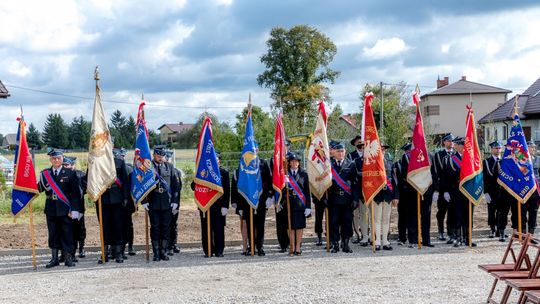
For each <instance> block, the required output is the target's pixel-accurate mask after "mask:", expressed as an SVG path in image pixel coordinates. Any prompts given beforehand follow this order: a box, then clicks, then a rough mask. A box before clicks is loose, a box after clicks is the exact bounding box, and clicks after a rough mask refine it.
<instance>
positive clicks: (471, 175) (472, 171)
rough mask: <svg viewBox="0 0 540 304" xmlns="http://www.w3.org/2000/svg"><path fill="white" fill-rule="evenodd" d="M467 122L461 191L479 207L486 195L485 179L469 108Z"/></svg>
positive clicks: (460, 183)
mask: <svg viewBox="0 0 540 304" xmlns="http://www.w3.org/2000/svg"><path fill="white" fill-rule="evenodd" d="M467 110H468V113H467V120H466V124H465V147H464V150H463V158H462V159H461V171H460V175H459V180H460V182H459V191H461V193H463V195H465V196H466V197H467V198H468V199H469V200H470V201H471V202H473V203H474V204H475V205H477V204H478V203H479V202H480V199H481V198H482V196H483V194H484V177H483V174H482V160H481V158H480V148H479V147H478V138H477V136H476V124H475V122H474V112H473V109H472V108H471V107H470V106H467Z"/></svg>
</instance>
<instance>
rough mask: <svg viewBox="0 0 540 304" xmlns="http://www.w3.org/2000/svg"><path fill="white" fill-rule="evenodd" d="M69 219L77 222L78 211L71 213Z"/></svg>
mask: <svg viewBox="0 0 540 304" xmlns="http://www.w3.org/2000/svg"><path fill="white" fill-rule="evenodd" d="M71 219H74V220H78V219H79V211H71Z"/></svg>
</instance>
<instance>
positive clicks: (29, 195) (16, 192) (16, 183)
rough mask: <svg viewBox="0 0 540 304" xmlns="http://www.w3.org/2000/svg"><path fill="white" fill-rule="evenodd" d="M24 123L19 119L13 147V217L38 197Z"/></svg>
mask: <svg viewBox="0 0 540 304" xmlns="http://www.w3.org/2000/svg"><path fill="white" fill-rule="evenodd" d="M25 128H26V123H25V122H24V119H23V117H22V116H21V118H20V119H19V129H18V131H17V144H16V146H15V159H14V161H13V167H14V169H15V173H14V174H13V176H14V180H13V192H12V193H11V213H12V214H13V215H14V216H17V215H19V213H20V212H21V211H22V210H24V207H26V206H27V205H28V204H29V203H30V202H31V201H32V200H34V198H36V196H37V195H38V193H39V192H38V187H37V179H36V172H35V169H34V162H33V161H32V156H31V155H30V151H29V149H28V143H27V141H26V131H25Z"/></svg>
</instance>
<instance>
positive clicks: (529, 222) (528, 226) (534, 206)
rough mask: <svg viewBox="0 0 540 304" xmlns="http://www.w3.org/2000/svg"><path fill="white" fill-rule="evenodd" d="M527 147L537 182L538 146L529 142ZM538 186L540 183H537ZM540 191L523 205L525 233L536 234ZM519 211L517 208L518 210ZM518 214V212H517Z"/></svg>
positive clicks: (539, 161)
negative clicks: (539, 193)
mask: <svg viewBox="0 0 540 304" xmlns="http://www.w3.org/2000/svg"><path fill="white" fill-rule="evenodd" d="M527 147H528V148H529V154H530V156H531V162H532V165H533V174H534V178H535V180H538V170H539V168H540V158H539V157H538V156H537V155H536V144H535V143H534V141H529V142H527ZM536 186H538V181H537V182H536ZM538 191H540V190H539V189H537V190H536V191H534V193H533V194H532V195H531V197H529V199H528V200H527V201H526V202H525V204H523V206H522V208H521V212H522V215H521V220H522V225H521V227H522V229H523V231H524V232H528V233H530V234H534V230H535V228H536V220H537V216H538V203H539V202H540V196H539V195H538ZM516 209H517V208H516ZM516 212H517V210H516Z"/></svg>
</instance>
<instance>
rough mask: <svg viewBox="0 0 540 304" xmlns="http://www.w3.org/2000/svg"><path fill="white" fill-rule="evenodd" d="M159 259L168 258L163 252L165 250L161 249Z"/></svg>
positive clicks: (166, 259) (165, 259) (164, 259)
mask: <svg viewBox="0 0 540 304" xmlns="http://www.w3.org/2000/svg"><path fill="white" fill-rule="evenodd" d="M159 259H160V260H163V261H168V260H169V257H168V256H167V255H166V254H165V250H163V249H162V250H161V251H160V252H159Z"/></svg>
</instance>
